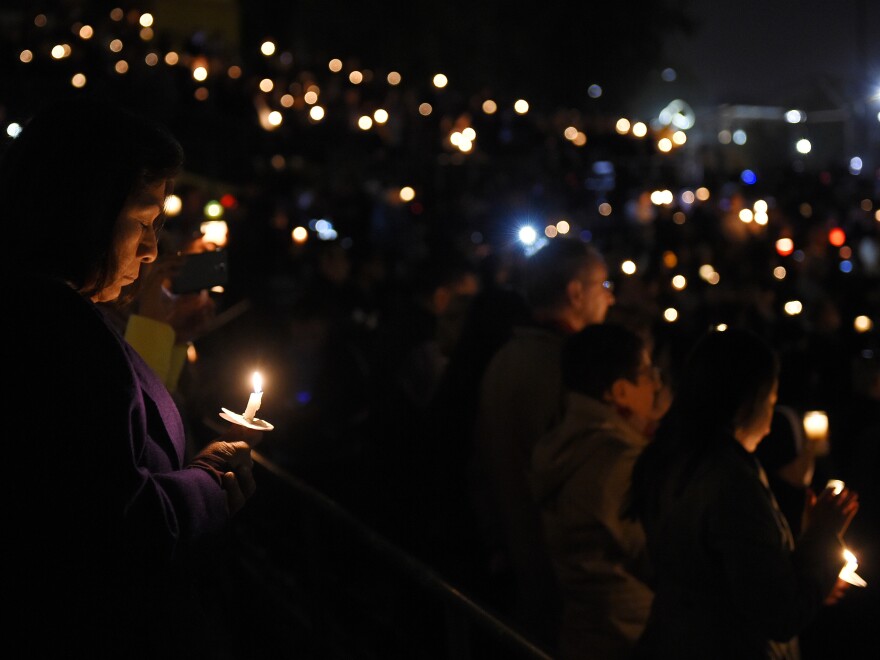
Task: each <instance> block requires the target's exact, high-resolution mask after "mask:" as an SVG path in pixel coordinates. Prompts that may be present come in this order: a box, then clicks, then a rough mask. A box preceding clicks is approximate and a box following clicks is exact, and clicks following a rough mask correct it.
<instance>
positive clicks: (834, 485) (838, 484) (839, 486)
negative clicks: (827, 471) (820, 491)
mask: <svg viewBox="0 0 880 660" xmlns="http://www.w3.org/2000/svg"><path fill="white" fill-rule="evenodd" d="M843 485H844V484H843V482H842V481H841V480H840V479H829V480H828V483H827V484H825V488H830V489H831V491H832V492H833V493H834V494H835V495H840V493H841V491H842V490H843Z"/></svg>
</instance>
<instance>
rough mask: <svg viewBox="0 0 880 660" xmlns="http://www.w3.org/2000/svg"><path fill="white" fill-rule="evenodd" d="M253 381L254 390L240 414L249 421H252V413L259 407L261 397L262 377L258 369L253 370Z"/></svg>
mask: <svg viewBox="0 0 880 660" xmlns="http://www.w3.org/2000/svg"><path fill="white" fill-rule="evenodd" d="M253 383H254V391H253V392H251V396H250V398H249V399H248V404H247V408H245V411H244V414H243V415H242V417H244V418H245V419H246V420H248V421H249V422H251V421H253V419H254V415H256V414H257V411H258V410H259V409H260V401H262V399H263V378H262V376H260V372H259V371H255V372H254V377H253Z"/></svg>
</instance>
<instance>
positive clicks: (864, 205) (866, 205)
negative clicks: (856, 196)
mask: <svg viewBox="0 0 880 660" xmlns="http://www.w3.org/2000/svg"><path fill="white" fill-rule="evenodd" d="M873 207H874V202H872V201H871V200H870V199H869V198H867V197H866V198H865V199H863V200H862V201H861V202H859V208H860V209H862V210H863V211H865V212H866V213H867V212H868V211H870V210H871V209H872V208H873Z"/></svg>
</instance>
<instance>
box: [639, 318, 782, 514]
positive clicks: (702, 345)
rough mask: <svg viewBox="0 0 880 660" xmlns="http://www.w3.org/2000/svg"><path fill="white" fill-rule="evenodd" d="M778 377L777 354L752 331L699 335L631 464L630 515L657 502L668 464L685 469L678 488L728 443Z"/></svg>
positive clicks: (758, 407) (750, 419) (758, 410)
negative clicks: (647, 440)
mask: <svg viewBox="0 0 880 660" xmlns="http://www.w3.org/2000/svg"><path fill="white" fill-rule="evenodd" d="M778 378H779V357H778V355H777V354H776V352H775V351H774V350H773V348H772V347H771V346H770V345H769V344H768V343H767V342H766V341H765V340H764V339H763V338H762V337H760V336H759V335H757V334H755V333H754V332H752V331H750V330H747V329H742V328H739V329H737V328H732V329H728V330H725V331H723V332H721V331H717V330H713V331H711V332H709V333H708V334H706V335H703V336H702V337H701V338H700V339H699V340H698V341H697V343H696V344H695V345H694V347H693V348H692V349H691V351H690V353H689V355H688V357H687V359H686V361H685V364H684V369H683V370H682V372H681V374H680V377H679V379H678V384H677V388H676V392H675V397H674V399H673V403H672V406H671V407H670V409H669V412H668V413H667V414H666V415H665V416H664V417H663V420H662V421H661V422H660V426H659V427H658V429H657V432H656V434H655V436H654V441H653V442H652V443H651V444H650V445H649V446H648V447H647V448H646V449H645V451H643V452H642V454H641V455H640V456H639V459H638V460H637V461H636V465H635V467H634V469H633V475H632V493H631V496H632V497H631V504H630V513H631V514H632V515H635V516H640V515H642V514H644V512H645V510H646V507H647V506H649V505H650V502H652V501H656V500H657V497H658V495H659V489H660V487H661V482H662V480H663V479H664V477H666V476H668V475H669V474H670V470H669V468H670V466H671V465H672V464H673V463H676V464H679V465H684V466H685V468H684V469H683V470H682V472H681V473H680V474H679V477H678V479H679V484H678V486H679V487H682V486H683V485H684V483H685V482H686V481H687V479H689V477H690V475H691V474H693V470H694V469H695V468H696V466H697V464H698V463H699V462H700V460H701V459H702V458H703V457H704V456H706V455H707V454H708V453H710V452H711V451H712V450H713V449H714V448H717V447H718V446H720V445H721V444H722V443H725V442H734V440H733V433H734V430H735V429H737V428H740V427H744V426H747V425H749V424H750V423H751V422H753V421H754V420H755V419H756V418H757V417H758V415H760V414H761V412H762V411H761V407H762V406H763V405H764V403H765V402H766V400H767V397H768V396H769V394H770V391H771V390H772V388H773V385H774V383H776V382H777V380H778Z"/></svg>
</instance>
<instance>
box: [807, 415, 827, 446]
mask: <svg viewBox="0 0 880 660" xmlns="http://www.w3.org/2000/svg"><path fill="white" fill-rule="evenodd" d="M804 432H805V433H806V434H807V439H809V440H827V439H828V415H826V414H825V413H824V412H823V411H821V410H810V411H807V412H806V413H805V414H804Z"/></svg>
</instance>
